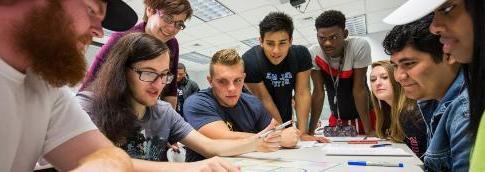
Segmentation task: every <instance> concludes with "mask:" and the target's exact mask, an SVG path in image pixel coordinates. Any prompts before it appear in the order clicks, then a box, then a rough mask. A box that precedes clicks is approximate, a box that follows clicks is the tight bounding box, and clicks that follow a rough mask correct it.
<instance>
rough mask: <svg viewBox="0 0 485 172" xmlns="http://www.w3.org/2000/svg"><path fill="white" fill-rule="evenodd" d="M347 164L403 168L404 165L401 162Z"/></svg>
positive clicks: (355, 162)
mask: <svg viewBox="0 0 485 172" xmlns="http://www.w3.org/2000/svg"><path fill="white" fill-rule="evenodd" d="M348 164H349V165H357V166H381V167H404V164H403V163H402V162H400V163H389V162H370V161H349V162H348Z"/></svg>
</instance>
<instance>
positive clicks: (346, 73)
mask: <svg viewBox="0 0 485 172" xmlns="http://www.w3.org/2000/svg"><path fill="white" fill-rule="evenodd" d="M310 53H311V58H312V63H313V70H319V71H321V73H322V76H323V83H324V86H325V90H326V91H327V96H328V100H330V101H329V102H328V103H329V105H330V110H331V111H332V113H333V114H337V113H336V112H337V105H338V106H339V108H338V112H339V115H340V118H341V119H344V120H351V119H356V118H359V113H358V112H357V109H356V107H355V103H354V96H353V93H352V88H353V71H354V69H359V68H365V67H367V66H369V65H370V64H371V61H372V59H371V50H370V45H369V43H368V42H367V41H366V40H364V39H362V38H348V39H346V40H345V44H344V58H343V59H341V57H340V58H332V57H329V56H327V55H326V54H325V53H324V52H323V50H322V48H321V47H320V45H319V44H317V45H314V46H312V47H310ZM341 62H343V63H341ZM335 64H336V65H335ZM340 64H343V65H340ZM337 78H338V87H337V89H335V87H334V83H337ZM364 85H365V86H366V87H367V83H365V84H364ZM366 90H369V89H368V88H366ZM335 96H337V102H338V103H337V104H335V102H334V101H333V100H334V97H335Z"/></svg>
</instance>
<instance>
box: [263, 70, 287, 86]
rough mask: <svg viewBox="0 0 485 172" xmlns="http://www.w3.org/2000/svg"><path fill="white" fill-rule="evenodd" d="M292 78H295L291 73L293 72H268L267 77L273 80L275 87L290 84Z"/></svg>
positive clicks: (272, 83)
mask: <svg viewBox="0 0 485 172" xmlns="http://www.w3.org/2000/svg"><path fill="white" fill-rule="evenodd" d="M292 78H293V75H292V74H291V72H285V73H272V72H268V73H266V79H267V80H269V81H271V85H272V86H273V87H284V86H287V85H290V84H291V82H290V81H291V79H292Z"/></svg>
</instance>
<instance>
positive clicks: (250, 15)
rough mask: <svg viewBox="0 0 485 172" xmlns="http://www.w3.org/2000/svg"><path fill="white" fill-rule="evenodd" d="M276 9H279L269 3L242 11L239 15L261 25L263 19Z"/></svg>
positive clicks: (251, 22)
mask: <svg viewBox="0 0 485 172" xmlns="http://www.w3.org/2000/svg"><path fill="white" fill-rule="evenodd" d="M275 11H278V9H276V8H275V7H274V6H270V5H267V6H262V7H258V8H256V9H252V10H248V11H245V12H242V13H240V14H239V15H240V16H241V17H243V18H244V19H246V20H247V21H249V23H250V24H253V25H259V23H260V22H261V20H263V18H264V17H265V16H266V15H268V14H269V13H270V12H275Z"/></svg>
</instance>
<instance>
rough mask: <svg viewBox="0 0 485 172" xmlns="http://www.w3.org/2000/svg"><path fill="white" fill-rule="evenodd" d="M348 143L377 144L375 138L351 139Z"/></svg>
mask: <svg viewBox="0 0 485 172" xmlns="http://www.w3.org/2000/svg"><path fill="white" fill-rule="evenodd" d="M347 143H348V144H377V141H375V140H351V141H348V142H347Z"/></svg>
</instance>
